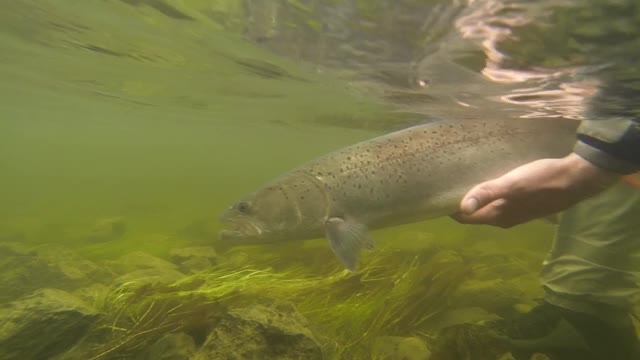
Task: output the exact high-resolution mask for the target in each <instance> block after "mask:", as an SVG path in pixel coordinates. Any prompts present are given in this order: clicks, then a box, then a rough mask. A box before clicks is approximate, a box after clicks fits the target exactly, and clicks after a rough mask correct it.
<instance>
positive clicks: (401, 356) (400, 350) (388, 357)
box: [371, 336, 431, 360]
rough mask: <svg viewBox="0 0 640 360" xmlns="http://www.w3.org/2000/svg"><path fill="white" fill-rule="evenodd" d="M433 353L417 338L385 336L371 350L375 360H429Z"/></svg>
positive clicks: (377, 340)
mask: <svg viewBox="0 0 640 360" xmlns="http://www.w3.org/2000/svg"><path fill="white" fill-rule="evenodd" d="M430 357H431V351H429V349H428V348H427V345H426V344H425V343H424V341H422V340H420V339H418V338H416V337H401V336H383V337H379V338H378V339H376V343H375V345H374V346H373V349H372V350H371V358H372V359H373V360H428V359H429V358H430Z"/></svg>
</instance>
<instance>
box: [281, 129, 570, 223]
mask: <svg viewBox="0 0 640 360" xmlns="http://www.w3.org/2000/svg"><path fill="white" fill-rule="evenodd" d="M577 125H578V122H576V121H572V120H566V121H564V120H563V121H558V120H547V119H544V120H543V119H540V120H526V121H521V120H515V121H514V120H511V121H508V122H507V121H502V122H500V121H474V122H457V123H456V122H441V123H435V124H427V125H421V126H416V127H412V128H409V129H405V130H401V131H398V132H394V133H391V134H388V135H385V136H381V137H378V138H375V139H372V140H369V141H365V142H362V143H359V144H355V145H352V146H349V147H347V148H344V149H341V150H338V151H336V152H334V153H331V154H328V155H326V156H324V157H321V158H319V159H317V160H315V161H313V162H311V163H309V164H307V165H306V166H303V167H301V168H298V169H295V170H293V171H292V172H291V173H289V174H288V175H286V176H289V177H296V176H298V177H300V178H307V179H313V181H315V182H316V184H317V186H321V187H322V188H323V189H324V191H325V193H326V198H327V200H326V201H327V202H326V211H325V217H332V216H342V215H347V216H349V217H351V218H355V219H357V220H358V221H359V222H362V223H365V224H367V225H368V226H369V227H373V228H376V227H384V226H389V225H395V224H402V223H408V222H414V221H418V220H421V219H426V218H431V217H437V216H443V215H448V214H451V213H453V212H454V211H456V209H457V207H458V203H459V201H460V199H461V198H462V196H463V195H464V193H465V192H466V191H468V190H469V189H470V188H471V187H472V186H473V185H475V184H477V183H479V182H482V181H485V180H489V179H491V178H494V177H497V176H499V175H501V174H503V173H505V172H507V171H509V170H511V169H513V168H515V167H517V166H519V165H522V164H525V163H527V162H530V161H533V160H536V159H541V158H552V157H562V156H565V155H567V154H568V153H569V152H570V151H571V148H572V146H573V143H574V141H575V131H576V128H577ZM309 181H311V180H309ZM299 196H300V199H299V200H301V202H302V201H304V199H303V197H304V195H303V194H302V193H301V194H300V195H299ZM308 206H313V205H311V204H309V205H308ZM321 220H324V219H321Z"/></svg>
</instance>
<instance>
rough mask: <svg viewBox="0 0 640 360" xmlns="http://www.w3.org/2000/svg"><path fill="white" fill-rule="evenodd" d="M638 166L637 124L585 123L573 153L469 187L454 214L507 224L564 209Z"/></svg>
mask: <svg viewBox="0 0 640 360" xmlns="http://www.w3.org/2000/svg"><path fill="white" fill-rule="evenodd" d="M638 169H640V125H639V124H638V123H637V122H634V121H630V120H624V119H611V120H601V121H585V122H583V124H582V125H581V127H580V129H579V130H578V141H577V142H576V145H575V147H574V152H573V153H571V154H570V155H568V156H566V157H564V158H562V159H543V160H537V161H534V162H531V163H528V164H525V165H523V166H520V167H518V168H516V169H514V170H512V171H510V172H508V173H507V174H505V175H503V176H501V177H499V178H496V179H493V180H490V181H487V182H484V183H482V184H479V185H476V186H475V187H473V188H472V189H471V190H470V191H469V192H468V193H467V194H466V195H465V196H464V198H463V199H462V201H461V203H460V212H459V213H457V214H455V215H453V216H452V217H453V218H454V219H455V220H457V221H459V222H461V223H466V224H488V225H494V226H499V227H505V228H506V227H511V226H514V225H517V224H521V223H524V222H527V221H530V220H533V219H536V218H540V217H544V216H547V215H551V214H554V213H557V212H559V211H562V210H565V209H567V208H569V207H571V206H572V205H574V204H576V203H578V202H580V201H582V200H584V199H586V198H589V197H591V196H593V195H595V194H597V193H599V192H601V191H603V190H605V189H606V188H608V187H609V186H611V185H613V184H614V183H616V182H617V181H618V180H619V179H620V178H621V177H622V176H623V175H625V174H630V173H633V172H635V171H638Z"/></svg>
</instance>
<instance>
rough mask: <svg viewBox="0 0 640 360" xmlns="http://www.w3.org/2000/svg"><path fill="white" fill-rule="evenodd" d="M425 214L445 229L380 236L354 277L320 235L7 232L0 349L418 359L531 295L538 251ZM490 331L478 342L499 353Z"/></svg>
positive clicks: (6, 353)
mask: <svg viewBox="0 0 640 360" xmlns="http://www.w3.org/2000/svg"><path fill="white" fill-rule="evenodd" d="M119 221H122V220H121V219H119ZM98 224H104V221H103V220H101V221H98ZM427 224H429V223H427ZM431 224H432V225H434V222H431ZM435 225H436V228H438V229H441V230H442V229H448V231H442V232H441V230H437V231H435V232H431V233H426V232H424V229H425V225H422V224H421V225H419V226H418V228H420V229H422V230H420V231H418V230H417V229H416V225H414V226H413V227H412V226H409V227H403V228H401V229H402V230H401V231H383V232H382V234H378V236H381V237H382V238H383V239H385V240H383V241H382V242H381V244H380V245H381V246H380V247H381V248H380V249H379V250H376V251H374V252H370V253H367V254H365V256H364V263H365V265H364V266H363V267H362V269H361V270H359V271H358V272H357V273H354V274H351V273H350V272H348V271H345V270H343V269H341V265H340V264H338V263H337V262H336V261H335V259H334V258H333V254H332V253H331V251H330V250H329V249H328V246H326V244H324V241H309V242H307V243H305V244H302V245H300V244H292V243H284V244H278V245H273V246H271V247H270V246H266V245H265V246H245V247H235V248H232V249H229V250H226V251H223V252H220V253H219V252H217V251H215V248H214V247H212V246H199V247H186V248H176V249H174V250H172V251H171V252H170V255H168V256H166V257H165V258H164V259H163V258H160V257H156V256H153V255H150V254H148V253H145V252H142V251H134V252H130V253H127V254H125V255H123V256H121V257H119V258H116V259H112V258H104V257H103V258H95V256H94V257H93V258H92V260H89V259H87V258H86V257H83V256H82V255H80V253H78V252H77V251H72V250H70V249H65V248H62V247H57V248H55V249H52V248H42V247H37V246H36V247H32V248H29V247H28V246H25V245H23V244H19V243H15V242H11V241H8V240H6V241H3V242H2V243H0V250H1V251H2V254H3V255H4V256H3V261H2V262H1V263H0V273H1V274H3V281H2V284H3V285H2V289H1V290H2V293H3V295H5V297H6V299H7V300H9V299H11V300H10V301H7V302H5V304H4V305H3V307H2V308H0V349H2V350H0V355H1V356H0V357H2V358H7V359H19V358H25V356H27V358H39V357H42V356H45V355H44V354H46V356H50V357H52V358H56V359H252V358H253V359H401V358H406V359H428V358H429V356H430V355H429V354H431V353H432V352H433V354H432V357H431V359H438V358H442V359H447V357H446V356H450V355H451V354H449V353H450V352H451V351H452V350H451V349H450V346H446V348H445V349H446V350H445V351H444V352H443V351H442V347H441V346H440V347H439V345H438V342H437V340H436V339H437V338H438V334H439V333H440V332H441V331H445V333H446V332H447V331H449V332H451V330H447V329H451V327H452V326H456V325H459V324H464V323H466V324H476V323H483V322H485V321H493V320H497V319H500V318H501V316H510V315H511V314H512V313H517V312H518V311H526V310H527V309H529V308H531V307H532V306H533V305H534V304H535V303H536V298H537V297H538V296H540V293H539V289H538V284H537V279H536V276H535V275H533V274H535V272H534V271H532V270H533V269H534V268H535V267H536V266H537V264H538V262H539V261H540V260H541V258H542V257H543V255H544V254H542V253H539V252H537V251H532V250H527V249H526V247H525V248H522V247H521V248H520V249H519V250H513V249H512V250H511V251H509V254H508V255H507V254H506V253H505V252H504V251H503V250H502V249H500V247H501V246H502V247H504V246H506V247H508V248H511V247H512V245H510V244H507V243H506V241H507V239H506V238H504V239H499V237H501V236H503V235H502V232H501V231H496V232H493V231H487V233H486V234H484V235H485V236H488V237H491V238H492V239H485V241H484V242H483V243H480V242H477V243H467V244H466V245H463V244H464V243H465V242H467V241H469V239H468V236H469V235H470V234H469V233H467V232H465V231H460V229H458V230H456V229H455V225H453V224H450V223H448V222H446V221H444V222H443V221H439V223H438V221H436V222H435ZM532 229H533V231H529V234H532V233H537V235H536V236H531V235H527V236H524V238H523V240H522V241H523V242H524V243H525V244H526V243H529V244H531V243H533V241H534V239H535V238H537V237H538V236H542V235H543V234H545V233H547V232H548V227H547V226H540V225H538V226H535V225H534V226H533V227H532ZM536 229H537V230H536ZM93 233H94V232H93V231H90V232H89V235H91V234H93ZM385 235H386V236H385ZM474 236H478V235H474ZM480 236H482V234H480ZM496 236H497V237H496ZM536 241H538V240H536ZM29 273H41V274H44V273H49V278H39V277H35V276H29V277H25V274H29ZM10 274H14V275H13V276H12V275H10ZM21 274H22V275H21ZM53 283H55V289H53V288H51V287H52V286H51V284H53ZM16 309H22V310H20V311H17V310H16ZM50 332H54V333H56V334H57V335H56V336H53V335H50V334H49V333H50ZM494 342H495V339H493V338H490V337H489V338H486V339H485V340H483V341H481V342H480V343H481V345H479V346H480V347H481V348H482V349H484V350H483V351H484V352H487V353H488V354H490V355H492V356H493V355H496V354H497V355H502V353H504V352H505V351H504V349H503V348H501V346H500V344H493V343H494ZM487 344H493V345H492V346H491V347H487ZM439 349H440V350H439ZM438 351H439V352H438ZM447 354H449V355H447ZM452 356H456V355H452ZM453 358H455V357H453ZM475 358H478V359H480V358H487V359H490V358H491V357H488V356H487V357H474V359H475ZM494 358H495V357H494Z"/></svg>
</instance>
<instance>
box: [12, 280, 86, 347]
mask: <svg viewBox="0 0 640 360" xmlns="http://www.w3.org/2000/svg"><path fill="white" fill-rule="evenodd" d="M97 317H98V313H97V312H96V311H95V310H94V309H93V308H91V307H90V306H88V305H87V304H86V303H84V302H83V301H82V300H80V299H78V298H77V297H75V296H73V295H71V294H69V293H67V292H65V291H62V290H57V289H40V290H38V291H36V292H35V293H33V294H32V295H29V296H27V297H24V298H22V299H19V300H16V301H14V302H11V303H7V304H4V305H3V306H2V307H0V359H6V360H11V359H16V360H18V359H20V360H21V359H50V358H52V357H54V356H55V355H57V354H60V353H62V352H64V351H66V350H67V349H69V348H70V347H72V346H73V345H74V344H75V343H77V342H78V341H79V340H80V339H82V338H83V337H84V336H85V334H86V331H87V329H88V328H89V327H90V326H91V324H93V322H94V321H95V320H96V319H97Z"/></svg>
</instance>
